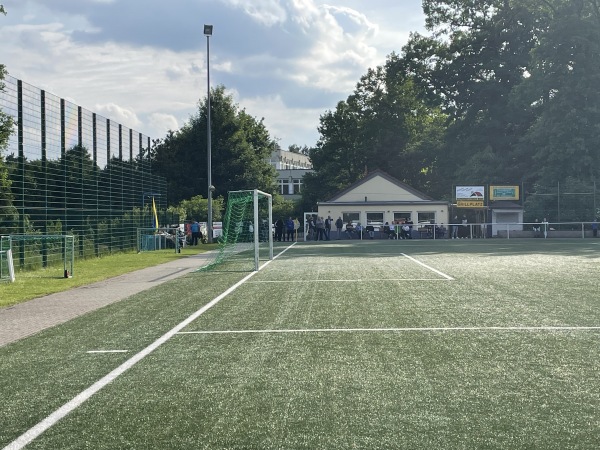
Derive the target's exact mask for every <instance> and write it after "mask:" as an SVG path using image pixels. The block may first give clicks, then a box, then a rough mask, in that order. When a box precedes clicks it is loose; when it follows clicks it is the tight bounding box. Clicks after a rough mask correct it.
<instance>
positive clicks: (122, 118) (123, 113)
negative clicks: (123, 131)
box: [94, 103, 142, 129]
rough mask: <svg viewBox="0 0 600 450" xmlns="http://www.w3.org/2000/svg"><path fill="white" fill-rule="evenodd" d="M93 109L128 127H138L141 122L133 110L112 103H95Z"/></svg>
mask: <svg viewBox="0 0 600 450" xmlns="http://www.w3.org/2000/svg"><path fill="white" fill-rule="evenodd" d="M94 111H95V112H97V113H100V114H102V115H104V116H106V117H108V118H110V119H111V120H116V121H117V122H119V123H121V124H123V125H125V126H127V127H129V128H133V129H138V127H139V126H140V125H141V123H142V122H141V121H140V119H138V117H137V115H136V114H135V112H133V111H132V110H131V109H128V108H124V107H122V106H119V105H116V104H114V103H108V104H105V105H96V106H95V108H94Z"/></svg>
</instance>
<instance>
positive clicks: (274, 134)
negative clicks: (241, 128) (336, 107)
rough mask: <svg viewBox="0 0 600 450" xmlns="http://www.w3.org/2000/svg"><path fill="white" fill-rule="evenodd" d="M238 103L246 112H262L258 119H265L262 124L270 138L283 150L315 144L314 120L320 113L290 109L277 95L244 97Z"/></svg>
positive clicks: (313, 110) (316, 123)
mask: <svg viewBox="0 0 600 450" xmlns="http://www.w3.org/2000/svg"><path fill="white" fill-rule="evenodd" d="M234 97H237V96H236V95H234ZM236 101H237V100H236ZM239 101H240V102H241V103H243V105H244V106H245V107H246V108H247V109H248V111H257V110H260V111H262V113H263V115H262V116H261V117H258V119H261V118H264V119H265V120H264V124H265V126H266V128H267V130H269V132H270V134H271V138H273V139H276V140H277V141H279V142H280V145H281V146H282V147H283V148H284V149H285V148H287V147H288V146H289V145H291V144H296V145H301V146H302V145H308V146H313V145H314V144H315V143H316V141H315V139H314V136H315V134H316V128H317V125H318V121H315V120H314V119H315V117H319V114H321V113H322V111H320V110H318V109H307V108H294V107H290V106H289V105H286V104H285V103H284V101H283V100H282V98H281V96H279V95H273V96H266V97H244V98H242V99H239Z"/></svg>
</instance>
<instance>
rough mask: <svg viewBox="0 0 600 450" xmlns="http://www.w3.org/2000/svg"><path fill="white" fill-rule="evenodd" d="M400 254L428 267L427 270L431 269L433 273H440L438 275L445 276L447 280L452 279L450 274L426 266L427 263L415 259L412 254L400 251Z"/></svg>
mask: <svg viewBox="0 0 600 450" xmlns="http://www.w3.org/2000/svg"><path fill="white" fill-rule="evenodd" d="M401 255H402V256H404V257H406V258H408V259H410V260H411V261H413V262H416V263H417V264H419V265H421V266H423V267H425V268H426V269H429V270H431V271H432V272H435V273H437V274H438V275H440V276H442V277H444V278H446V279H447V280H450V281H454V278H452V277H451V276H450V275H446V274H445V273H444V272H440V271H439V270H437V269H434V268H433V267H431V266H428V265H427V264H425V263H422V262H421V261H419V260H417V259H415V258H413V257H412V256H408V255H407V254H406V253H401Z"/></svg>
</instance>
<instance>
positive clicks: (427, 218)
mask: <svg viewBox="0 0 600 450" xmlns="http://www.w3.org/2000/svg"><path fill="white" fill-rule="evenodd" d="M419 223H435V213H434V212H419Z"/></svg>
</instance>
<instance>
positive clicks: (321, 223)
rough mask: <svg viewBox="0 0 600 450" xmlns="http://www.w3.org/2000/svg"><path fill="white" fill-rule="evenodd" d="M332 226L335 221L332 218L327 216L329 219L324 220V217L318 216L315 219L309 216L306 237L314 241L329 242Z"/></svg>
mask: <svg viewBox="0 0 600 450" xmlns="http://www.w3.org/2000/svg"><path fill="white" fill-rule="evenodd" d="M332 225H333V219H332V218H331V216H327V219H323V217H322V216H316V217H315V218H314V219H313V217H311V216H309V217H308V219H307V221H306V232H307V234H306V237H307V238H308V239H309V240H314V241H329V240H330V239H331V226H332Z"/></svg>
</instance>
